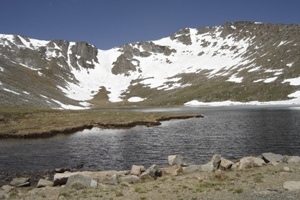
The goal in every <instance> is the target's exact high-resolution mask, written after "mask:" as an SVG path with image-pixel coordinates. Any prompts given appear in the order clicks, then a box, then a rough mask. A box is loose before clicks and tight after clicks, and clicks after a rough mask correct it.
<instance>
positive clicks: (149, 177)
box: [140, 172, 153, 180]
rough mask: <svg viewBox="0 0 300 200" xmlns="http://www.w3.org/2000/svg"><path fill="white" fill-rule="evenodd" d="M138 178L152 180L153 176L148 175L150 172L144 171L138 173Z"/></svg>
mask: <svg viewBox="0 0 300 200" xmlns="http://www.w3.org/2000/svg"><path fill="white" fill-rule="evenodd" d="M140 178H141V179H142V180H153V177H152V176H150V174H149V173H146V172H144V173H142V174H141V175H140Z"/></svg>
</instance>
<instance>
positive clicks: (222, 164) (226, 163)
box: [219, 157, 234, 170]
mask: <svg viewBox="0 0 300 200" xmlns="http://www.w3.org/2000/svg"><path fill="white" fill-rule="evenodd" d="M233 164H234V163H233V162H232V161H230V160H227V159H226V158H223V157H222V158H221V162H220V165H219V169H221V170H229V169H231V167H232V165H233Z"/></svg>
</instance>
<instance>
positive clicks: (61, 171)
mask: <svg viewBox="0 0 300 200" xmlns="http://www.w3.org/2000/svg"><path fill="white" fill-rule="evenodd" d="M54 171H55V173H64V172H66V171H70V169H67V168H56V169H55V170H54Z"/></svg>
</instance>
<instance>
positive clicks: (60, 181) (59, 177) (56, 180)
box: [53, 172, 75, 186]
mask: <svg viewBox="0 0 300 200" xmlns="http://www.w3.org/2000/svg"><path fill="white" fill-rule="evenodd" d="M72 175H75V173H71V172H65V173H56V174H54V177H53V186H57V185H65V184H66V183H67V181H68V178H69V177H70V176H72Z"/></svg>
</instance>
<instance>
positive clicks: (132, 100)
mask: <svg viewBox="0 0 300 200" xmlns="http://www.w3.org/2000/svg"><path fill="white" fill-rule="evenodd" d="M144 100H145V99H144V98H141V97H130V98H129V99H128V101H129V102H141V101H144Z"/></svg>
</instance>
